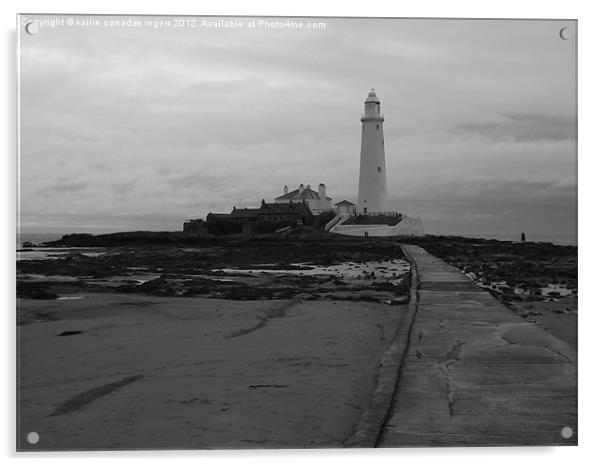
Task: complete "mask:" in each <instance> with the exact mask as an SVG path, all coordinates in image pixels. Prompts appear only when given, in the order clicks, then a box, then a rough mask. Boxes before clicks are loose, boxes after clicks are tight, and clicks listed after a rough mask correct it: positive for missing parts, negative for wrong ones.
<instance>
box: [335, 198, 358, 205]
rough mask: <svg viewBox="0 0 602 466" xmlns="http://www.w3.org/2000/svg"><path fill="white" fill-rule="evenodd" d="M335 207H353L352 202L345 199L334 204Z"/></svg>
mask: <svg viewBox="0 0 602 466" xmlns="http://www.w3.org/2000/svg"><path fill="white" fill-rule="evenodd" d="M335 205H336V206H339V205H348V206H352V205H355V204H354V203H353V202H349V201H348V200H347V199H343V200H342V201H339V202H337V203H336V204H335Z"/></svg>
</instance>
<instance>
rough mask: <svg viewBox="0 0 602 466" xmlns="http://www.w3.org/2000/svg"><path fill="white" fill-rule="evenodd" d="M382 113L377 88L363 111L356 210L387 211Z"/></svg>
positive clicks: (369, 94) (383, 119) (369, 97)
mask: <svg viewBox="0 0 602 466" xmlns="http://www.w3.org/2000/svg"><path fill="white" fill-rule="evenodd" d="M384 121H385V118H384V117H383V116H382V115H381V114H380V100H378V97H376V93H375V92H374V89H372V90H371V91H370V92H369V93H368V97H367V98H366V100H365V101H364V114H363V115H362V118H361V122H362V148H361V156H360V182H359V189H358V194H357V213H358V214H359V215H361V214H365V213H370V212H387V211H388V207H389V198H388V195H387V168H386V165H385V139H384V136H383V122H384Z"/></svg>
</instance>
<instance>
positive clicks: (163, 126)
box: [11, 13, 579, 452]
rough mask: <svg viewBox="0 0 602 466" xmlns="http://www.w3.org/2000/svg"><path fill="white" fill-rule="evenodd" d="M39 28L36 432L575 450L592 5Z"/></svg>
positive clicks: (24, 289)
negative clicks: (516, 14)
mask: <svg viewBox="0 0 602 466" xmlns="http://www.w3.org/2000/svg"><path fill="white" fill-rule="evenodd" d="M16 21H17V26H16V29H17V30H16V34H17V44H16V45H17V68H18V69H17V73H18V76H17V84H18V96H17V99H18V100H17V112H18V115H17V125H18V136H17V145H18V161H17V163H18V167H17V168H18V173H17V178H18V180H17V188H18V192H17V219H16V226H17V237H16V239H17V244H16V378H17V380H16V443H17V445H16V449H17V451H20V452H48V451H59V452H62V451H73V450H85V451H97V450H101V451H107V450H116V451H122V450H206V449H218V450H241V449H253V450H256V449H333V448H334V449H351V448H370V449H372V448H405V447H500V446H504V447H512V446H515V447H516V446H521V447H524V446H531V447H533V446H576V445H577V444H578V438H579V429H578V419H577V417H578V416H577V391H578V390H577V389H578V384H577V346H578V335H577V334H578V327H577V323H578V296H579V287H578V273H577V272H578V259H577V258H578V254H577V252H578V245H577V220H578V215H577V213H578V209H577V198H578V196H577V120H578V118H577V37H578V21H577V19H575V18H572V19H571V18H568V19H557V18H555V19H546V18H541V19H535V18H531V19H521V18H514V19H492V18H489V19H487V18H482V19H479V18H443V17H442V18H402V17H399V18H390V17H387V18H385V17H381V18H377V17H344V16H340V17H329V16H324V17H317V16H307V17H299V16H288V17H287V16H244V15H243V16H195V15H190V16H175V15H166V16H142V15H95V14H90V15H85V14H68V13H65V14H33V13H31V14H28V13H21V14H19V15H18V16H17V18H16ZM12 240H13V239H12V237H11V245H12ZM11 247H12V246H11ZM11 330H12V329H11Z"/></svg>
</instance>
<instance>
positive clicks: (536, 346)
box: [496, 333, 572, 363]
mask: <svg viewBox="0 0 602 466" xmlns="http://www.w3.org/2000/svg"><path fill="white" fill-rule="evenodd" d="M499 337H500V338H501V339H502V340H504V341H505V342H506V343H508V344H509V345H518V346H533V347H535V348H544V349H547V350H548V351H550V352H552V353H554V354H557V355H558V356H560V357H561V358H562V359H564V360H565V361H566V362H569V363H570V362H572V361H571V359H570V358H569V357H567V356H566V355H564V354H562V353H561V352H559V351H556V350H555V349H554V348H550V347H549V346H545V345H525V344H524V343H516V342H514V341H512V340H509V339H508V338H506V337H505V336H504V335H502V334H501V333H500V334H499ZM500 346H503V345H500ZM496 348H497V346H496Z"/></svg>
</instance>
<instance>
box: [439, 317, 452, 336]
mask: <svg viewBox="0 0 602 466" xmlns="http://www.w3.org/2000/svg"><path fill="white" fill-rule="evenodd" d="M438 325H439V327H441V328H443V329H445V331H446V332H448V333H449V332H450V330H449V327H446V326H445V325H443V320H442V319H439V321H438Z"/></svg>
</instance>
